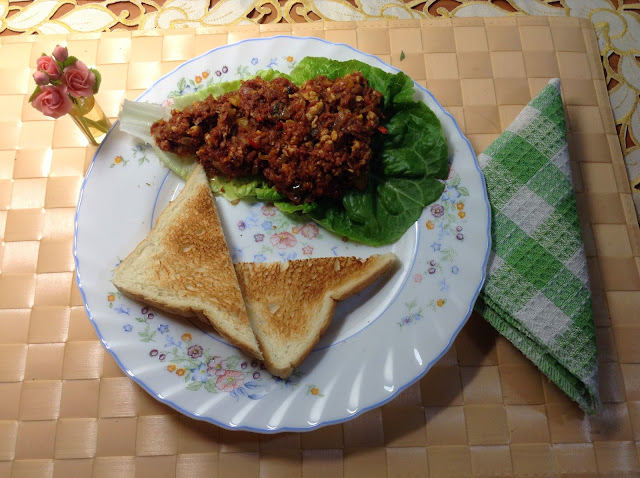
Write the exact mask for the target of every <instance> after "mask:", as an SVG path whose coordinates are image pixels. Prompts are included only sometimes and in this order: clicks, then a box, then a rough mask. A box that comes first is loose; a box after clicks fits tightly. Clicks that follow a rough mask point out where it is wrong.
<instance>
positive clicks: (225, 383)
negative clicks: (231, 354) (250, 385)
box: [216, 370, 244, 392]
mask: <svg viewBox="0 0 640 478" xmlns="http://www.w3.org/2000/svg"><path fill="white" fill-rule="evenodd" d="M243 383H244V374H243V373H242V372H236V371H235V370H227V371H225V372H224V374H222V375H220V376H219V377H218V379H217V380H216V387H218V390H222V391H223V392H233V391H234V390H235V389H236V388H239V387H242V384H243Z"/></svg>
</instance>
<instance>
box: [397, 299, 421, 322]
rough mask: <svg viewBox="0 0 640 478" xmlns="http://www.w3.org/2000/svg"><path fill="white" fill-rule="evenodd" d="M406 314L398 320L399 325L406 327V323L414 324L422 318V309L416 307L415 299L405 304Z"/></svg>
mask: <svg viewBox="0 0 640 478" xmlns="http://www.w3.org/2000/svg"><path fill="white" fill-rule="evenodd" d="M406 307H407V315H405V316H404V317H402V318H401V319H400V321H399V322H398V325H399V326H400V327H406V326H407V325H411V324H415V323H416V322H418V321H420V320H422V319H423V316H422V309H421V308H419V307H418V305H417V304H416V302H415V301H412V302H410V303H408V304H406Z"/></svg>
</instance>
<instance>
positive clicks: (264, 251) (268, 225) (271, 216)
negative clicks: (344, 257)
mask: <svg viewBox="0 0 640 478" xmlns="http://www.w3.org/2000/svg"><path fill="white" fill-rule="evenodd" d="M302 221H303V218H301V219H297V218H295V217H294V216H287V215H285V214H283V213H281V212H280V211H279V210H278V209H277V208H276V207H275V206H273V205H272V204H261V203H256V204H255V205H252V206H250V207H249V212H248V215H247V216H246V217H243V218H242V219H240V220H238V222H237V223H236V227H237V230H238V231H239V232H241V233H243V234H244V233H248V234H250V235H249V237H250V238H252V239H253V240H252V241H251V245H252V246H253V247H249V246H246V247H245V248H239V249H237V250H234V251H233V252H234V260H249V261H253V262H264V261H266V260H267V259H269V260H273V259H279V260H293V259H298V258H300V257H302V256H305V257H308V256H313V255H314V253H316V247H314V245H313V244H315V243H316V241H320V240H322V239H323V238H324V235H323V233H322V232H321V229H320V228H319V227H318V226H317V225H316V224H314V223H312V222H302ZM255 246H257V247H258V249H256V247H255ZM249 250H250V252H249ZM334 253H335V251H334Z"/></svg>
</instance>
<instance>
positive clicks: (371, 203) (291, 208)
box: [120, 57, 449, 246]
mask: <svg viewBox="0 0 640 478" xmlns="http://www.w3.org/2000/svg"><path fill="white" fill-rule="evenodd" d="M354 71H360V72H361V73H362V74H363V75H364V77H365V78H367V80H368V81H369V84H370V85H371V87H372V88H374V89H375V90H377V91H379V92H380V93H382V95H383V97H384V104H383V114H384V119H383V121H382V122H381V124H382V126H384V127H385V128H386V129H387V132H386V134H379V135H376V137H375V138H374V141H373V142H372V149H373V152H374V155H373V157H374V159H372V161H371V164H370V173H369V180H368V183H367V187H366V188H365V189H364V190H363V191H360V190H351V191H349V192H347V193H346V194H345V195H344V196H343V198H342V200H341V201H338V202H336V201H329V200H326V201H324V200H323V201H318V202H316V203H313V204H301V205H295V204H291V203H290V202H287V201H286V198H285V197H284V196H283V195H282V194H280V193H278V192H277V191H276V190H275V189H274V188H273V187H270V186H269V185H268V184H267V183H266V181H265V180H264V179H261V178H238V179H233V180H229V179H227V178H224V177H216V178H214V179H212V180H211V182H210V184H211V189H212V190H213V191H214V192H215V193H218V194H221V195H223V196H224V197H225V198H226V199H228V200H230V201H235V200H238V199H253V200H258V201H264V202H273V204H274V205H275V206H276V207H277V208H278V209H280V210H281V211H283V212H285V213H302V214H305V215H307V216H308V217H309V218H311V219H313V220H314V221H316V222H317V223H319V224H320V225H322V226H323V227H324V228H326V229H328V230H330V231H333V232H334V233H336V234H338V235H341V236H345V237H347V238H349V239H352V240H355V241H358V242H362V243H364V244H368V245H372V246H380V245H384V244H390V243H393V242H395V241H396V240H398V239H399V238H400V237H401V236H402V235H403V234H404V233H405V232H406V230H407V229H408V228H409V227H410V226H411V225H412V224H413V223H414V222H415V221H416V220H417V219H418V218H419V217H420V215H421V214H422V211H423V210H424V208H425V207H426V206H428V205H429V204H431V203H432V202H433V201H435V200H436V199H438V198H439V197H440V196H441V194H442V192H443V191H444V183H443V182H442V181H440V180H443V179H445V178H446V177H447V174H448V168H449V166H448V162H447V156H448V150H447V143H446V140H445V137H444V134H443V132H442V127H441V125H440V121H439V120H438V118H437V117H436V115H435V114H434V113H433V111H431V109H429V107H427V106H426V105H425V104H424V103H422V102H419V101H415V100H414V99H413V98H414V89H413V88H414V84H413V81H412V80H411V78H409V77H408V76H407V75H405V74H404V73H402V72H400V73H396V74H392V73H387V72H385V71H383V70H381V69H379V68H375V67H373V66H370V65H368V64H366V63H363V62H360V61H357V60H349V61H344V62H340V61H335V60H330V59H328V58H319V57H307V58H304V59H302V60H301V61H300V62H299V63H298V65H297V66H296V67H295V68H293V70H291V72H290V73H289V74H288V75H287V74H285V73H281V72H279V71H275V70H264V71H260V72H258V75H259V76H260V77H262V78H264V79H265V80H272V79H274V78H277V77H286V78H289V79H290V80H291V81H293V82H294V83H296V84H298V85H301V84H302V83H304V82H305V81H307V80H310V79H312V78H315V77H316V76H318V75H324V76H326V77H328V78H330V79H335V78H338V77H341V76H344V75H346V74H348V73H352V72H354ZM241 83H242V82H241V80H236V81H231V82H223V83H216V84H212V85H210V86H208V87H205V88H203V89H201V90H199V91H197V92H195V93H192V94H189V95H184V96H182V97H176V98H175V99H174V101H175V103H174V107H175V108H176V109H183V108H185V107H186V106H188V105H190V104H191V103H193V102H194V101H198V100H203V99H204V98H206V97H208V96H209V95H210V94H211V95H214V96H219V95H222V94H224V93H227V92H230V91H235V90H237V89H238V88H239V87H240V85H241ZM128 107H131V105H128V104H127V103H125V108H123V112H122V113H121V115H120V120H121V122H124V123H125V124H126V122H127V118H128V117H129V116H134V117H135V116H136V113H135V112H133V113H131V112H129V111H125V110H127V108H128ZM123 115H124V117H125V118H124V121H123ZM147 116H148V115H147ZM160 117H161V116H159V117H158V118H157V119H159V118H160ZM145 120H148V118H146V117H145ZM139 126H140V125H136V127H135V128H132V132H133V131H134V130H135V131H138V130H140V127H139ZM150 126H151V124H148V127H150ZM154 149H155V150H156V153H157V154H158V157H159V158H160V160H161V161H162V162H164V163H165V164H166V165H167V166H169V168H171V169H172V170H173V171H174V172H176V174H178V175H180V176H181V177H183V178H185V179H186V177H187V176H188V175H189V173H190V172H191V169H192V167H193V164H194V160H192V159H184V158H180V157H178V156H176V155H174V154H171V153H165V152H163V151H160V150H159V149H158V148H154Z"/></svg>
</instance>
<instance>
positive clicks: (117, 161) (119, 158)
mask: <svg viewBox="0 0 640 478" xmlns="http://www.w3.org/2000/svg"><path fill="white" fill-rule="evenodd" d="M128 163H129V160H127V159H124V158H123V157H122V156H120V155H118V156H116V157H115V158H113V163H111V164H110V165H109V167H110V168H113V167H115V166H123V167H124V166H126V165H127V164H128Z"/></svg>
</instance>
